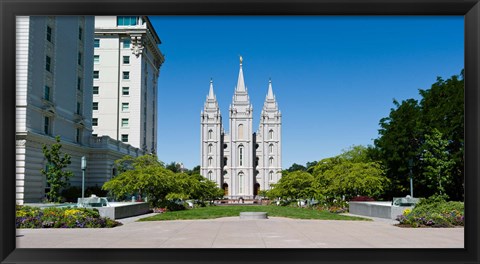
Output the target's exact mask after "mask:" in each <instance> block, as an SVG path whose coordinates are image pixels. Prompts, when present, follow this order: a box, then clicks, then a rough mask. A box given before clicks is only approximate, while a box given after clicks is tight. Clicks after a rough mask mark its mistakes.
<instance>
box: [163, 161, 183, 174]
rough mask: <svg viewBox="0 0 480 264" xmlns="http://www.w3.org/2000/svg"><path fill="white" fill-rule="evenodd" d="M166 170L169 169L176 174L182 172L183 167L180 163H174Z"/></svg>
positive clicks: (169, 164) (168, 165)
mask: <svg viewBox="0 0 480 264" xmlns="http://www.w3.org/2000/svg"><path fill="white" fill-rule="evenodd" d="M165 168H167V169H168V170H171V171H173V172H175V173H177V172H182V166H181V165H180V163H177V162H175V161H172V162H170V163H168V164H167V166H166V167H165Z"/></svg>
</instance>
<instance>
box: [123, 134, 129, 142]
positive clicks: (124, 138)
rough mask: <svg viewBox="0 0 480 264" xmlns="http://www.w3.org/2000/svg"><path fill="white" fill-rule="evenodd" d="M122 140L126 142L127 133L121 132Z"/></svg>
mask: <svg viewBox="0 0 480 264" xmlns="http://www.w3.org/2000/svg"><path fill="white" fill-rule="evenodd" d="M122 142H128V134H122Z"/></svg>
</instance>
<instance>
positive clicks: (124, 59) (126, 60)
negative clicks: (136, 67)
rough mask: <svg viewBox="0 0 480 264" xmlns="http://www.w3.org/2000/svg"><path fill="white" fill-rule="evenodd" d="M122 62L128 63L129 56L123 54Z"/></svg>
mask: <svg viewBox="0 0 480 264" xmlns="http://www.w3.org/2000/svg"><path fill="white" fill-rule="evenodd" d="M123 64H130V56H123Z"/></svg>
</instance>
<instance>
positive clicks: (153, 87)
mask: <svg viewBox="0 0 480 264" xmlns="http://www.w3.org/2000/svg"><path fill="white" fill-rule="evenodd" d="M160 43H161V42H160V39H159V38H158V36H157V34H156V33H155V30H154V28H153V26H152V25H151V24H150V21H149V20H148V17H146V16H96V17H95V40H94V46H95V47H94V54H93V55H92V57H94V66H93V67H94V69H93V70H94V76H93V78H94V79H93V87H94V88H93V89H94V93H93V120H94V124H93V134H94V135H96V136H103V135H106V136H109V137H111V138H113V139H116V140H120V141H122V142H124V143H128V144H130V145H132V146H134V147H137V148H141V149H143V150H144V151H146V152H149V153H156V151H157V150H156V148H157V147H156V146H157V140H156V139H157V115H156V113H157V80H158V76H159V73H160V66H161V65H162V63H163V62H164V56H163V54H162V53H161V52H160V49H159V48H158V45H159V44H160Z"/></svg>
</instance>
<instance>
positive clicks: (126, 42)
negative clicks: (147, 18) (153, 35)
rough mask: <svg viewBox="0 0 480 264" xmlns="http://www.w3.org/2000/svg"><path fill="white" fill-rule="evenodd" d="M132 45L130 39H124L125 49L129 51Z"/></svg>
mask: <svg viewBox="0 0 480 264" xmlns="http://www.w3.org/2000/svg"><path fill="white" fill-rule="evenodd" d="M131 43H132V40H131V39H129V38H126V39H123V48H124V49H128V48H130V44H131Z"/></svg>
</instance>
